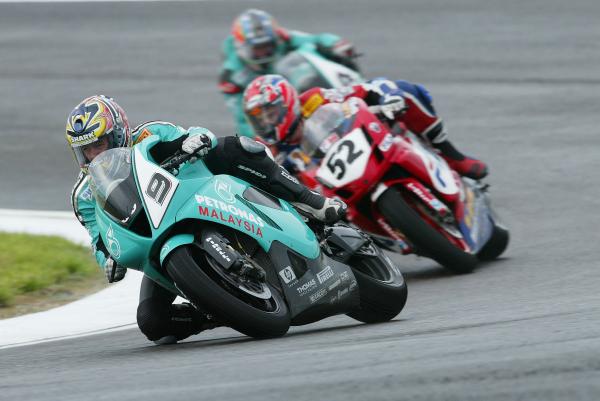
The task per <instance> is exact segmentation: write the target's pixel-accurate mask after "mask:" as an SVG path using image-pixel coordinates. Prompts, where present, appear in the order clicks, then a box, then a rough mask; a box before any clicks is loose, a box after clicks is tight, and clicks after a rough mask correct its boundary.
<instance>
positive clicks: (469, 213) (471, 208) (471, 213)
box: [464, 187, 475, 228]
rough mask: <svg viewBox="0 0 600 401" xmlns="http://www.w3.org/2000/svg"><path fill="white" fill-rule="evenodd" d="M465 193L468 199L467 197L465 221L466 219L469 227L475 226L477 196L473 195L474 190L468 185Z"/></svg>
mask: <svg viewBox="0 0 600 401" xmlns="http://www.w3.org/2000/svg"><path fill="white" fill-rule="evenodd" d="M465 195H466V199H465V217H464V221H465V224H466V225H467V227H469V228H473V221H474V217H475V202H474V198H475V196H474V195H473V191H472V190H471V188H468V187H467V188H465Z"/></svg>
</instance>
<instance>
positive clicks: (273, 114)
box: [243, 75, 488, 179]
mask: <svg viewBox="0 0 600 401" xmlns="http://www.w3.org/2000/svg"><path fill="white" fill-rule="evenodd" d="M350 97H358V98H361V99H363V100H365V102H366V103H367V104H368V105H378V106H380V113H381V114H382V115H383V116H385V118H386V119H388V120H389V121H390V122H394V121H395V122H398V123H402V124H403V125H404V126H405V127H406V128H407V129H408V130H410V131H411V132H413V133H415V134H417V135H420V136H421V137H422V138H423V139H425V140H426V141H427V142H429V143H430V144H431V146H433V148H435V149H436V150H437V151H438V152H439V154H440V155H441V156H442V157H443V158H444V159H445V160H446V161H447V162H448V164H449V165H450V167H452V168H453V169H454V170H456V171H457V172H458V173H459V174H461V175H463V176H465V177H469V178H473V179H481V178H483V177H485V176H486V175H487V172H488V169H487V166H486V164H485V163H483V162H482V161H480V160H478V159H475V158H472V157H468V156H465V155H464V154H462V153H461V152H459V151H458V150H457V149H456V148H455V147H454V146H453V145H452V143H451V142H450V141H449V140H448V135H447V132H446V130H445V127H444V124H443V121H442V119H441V118H439V117H438V116H437V114H436V112H435V109H434V108H433V100H432V98H431V96H430V94H429V92H428V91H427V90H426V89H425V88H424V87H423V86H422V85H419V84H413V83H410V82H407V81H401V80H398V81H391V80H388V79H385V78H376V79H373V80H370V81H368V82H366V83H362V84H357V85H354V86H350V87H346V88H341V89H323V88H312V89H309V90H308V91H306V92H304V93H302V94H300V95H298V93H297V91H296V90H295V89H294V87H293V86H292V85H291V84H290V83H289V82H287V81H286V80H285V79H284V78H283V77H281V76H279V75H264V76H261V77H259V78H256V79H255V80H254V81H252V82H251V83H250V85H248V88H247V89H246V91H245V92H244V100H243V107H244V112H245V113H246V117H247V119H248V121H249V122H250V124H251V125H252V127H253V129H254V132H255V134H256V135H257V136H258V137H259V138H260V139H262V141H264V142H265V143H267V144H269V145H270V146H271V150H272V151H273V153H279V155H278V157H279V160H282V161H283V163H284V166H285V167H286V168H287V169H288V170H290V169H291V170H293V169H294V167H297V166H298V165H299V164H296V163H294V160H295V159H293V158H292V159H290V158H289V157H287V156H288V155H289V154H291V153H292V152H293V151H294V150H295V149H297V148H298V147H299V145H300V142H301V140H302V131H303V126H304V120H305V119H307V118H308V117H310V115H311V114H312V113H313V112H314V111H315V110H316V109H317V108H318V107H320V106H321V105H323V104H326V103H330V102H343V101H344V100H346V99H348V98H350Z"/></svg>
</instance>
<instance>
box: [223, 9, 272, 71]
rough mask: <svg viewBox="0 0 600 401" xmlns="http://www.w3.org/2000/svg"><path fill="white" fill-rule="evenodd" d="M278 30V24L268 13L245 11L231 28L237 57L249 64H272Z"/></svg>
mask: <svg viewBox="0 0 600 401" xmlns="http://www.w3.org/2000/svg"><path fill="white" fill-rule="evenodd" d="M278 30H279V28H278V26H277V22H276V21H275V19H274V18H273V17H272V16H271V15H269V14H268V13H266V12H264V11H261V10H256V9H249V10H246V11H244V12H243V13H241V14H240V15H239V16H238V17H237V18H236V19H235V21H234V22H233V26H232V27H231V34H232V35H233V41H234V44H235V50H236V53H237V55H238V56H239V57H240V58H241V59H242V60H243V61H244V62H246V63H248V64H253V65H259V66H260V65H264V64H269V63H271V62H272V61H273V60H274V59H275V56H276V50H277V43H278V39H279V36H278V33H277V32H278Z"/></svg>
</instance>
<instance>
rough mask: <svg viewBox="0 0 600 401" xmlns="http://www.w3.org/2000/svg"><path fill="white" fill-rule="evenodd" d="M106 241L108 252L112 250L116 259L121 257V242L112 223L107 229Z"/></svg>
mask: <svg viewBox="0 0 600 401" xmlns="http://www.w3.org/2000/svg"><path fill="white" fill-rule="evenodd" d="M106 241H107V244H106V249H108V252H110V254H111V255H112V256H114V258H115V259H119V257H120V256H121V244H120V243H119V240H118V239H117V238H116V237H115V233H114V232H113V227H112V225H110V226H108V230H107V231H106Z"/></svg>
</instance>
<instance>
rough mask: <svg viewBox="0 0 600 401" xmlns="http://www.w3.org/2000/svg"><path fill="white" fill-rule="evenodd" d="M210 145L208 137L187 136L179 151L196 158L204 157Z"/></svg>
mask: <svg viewBox="0 0 600 401" xmlns="http://www.w3.org/2000/svg"><path fill="white" fill-rule="evenodd" d="M211 147H212V143H211V140H210V137H209V136H208V135H206V134H200V135H190V136H188V137H187V138H186V139H185V140H184V141H183V144H182V145H181V150H183V151H184V152H185V153H188V154H190V155H192V154H193V155H196V156H198V157H204V156H206V155H207V154H208V151H209V150H210V149H211Z"/></svg>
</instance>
